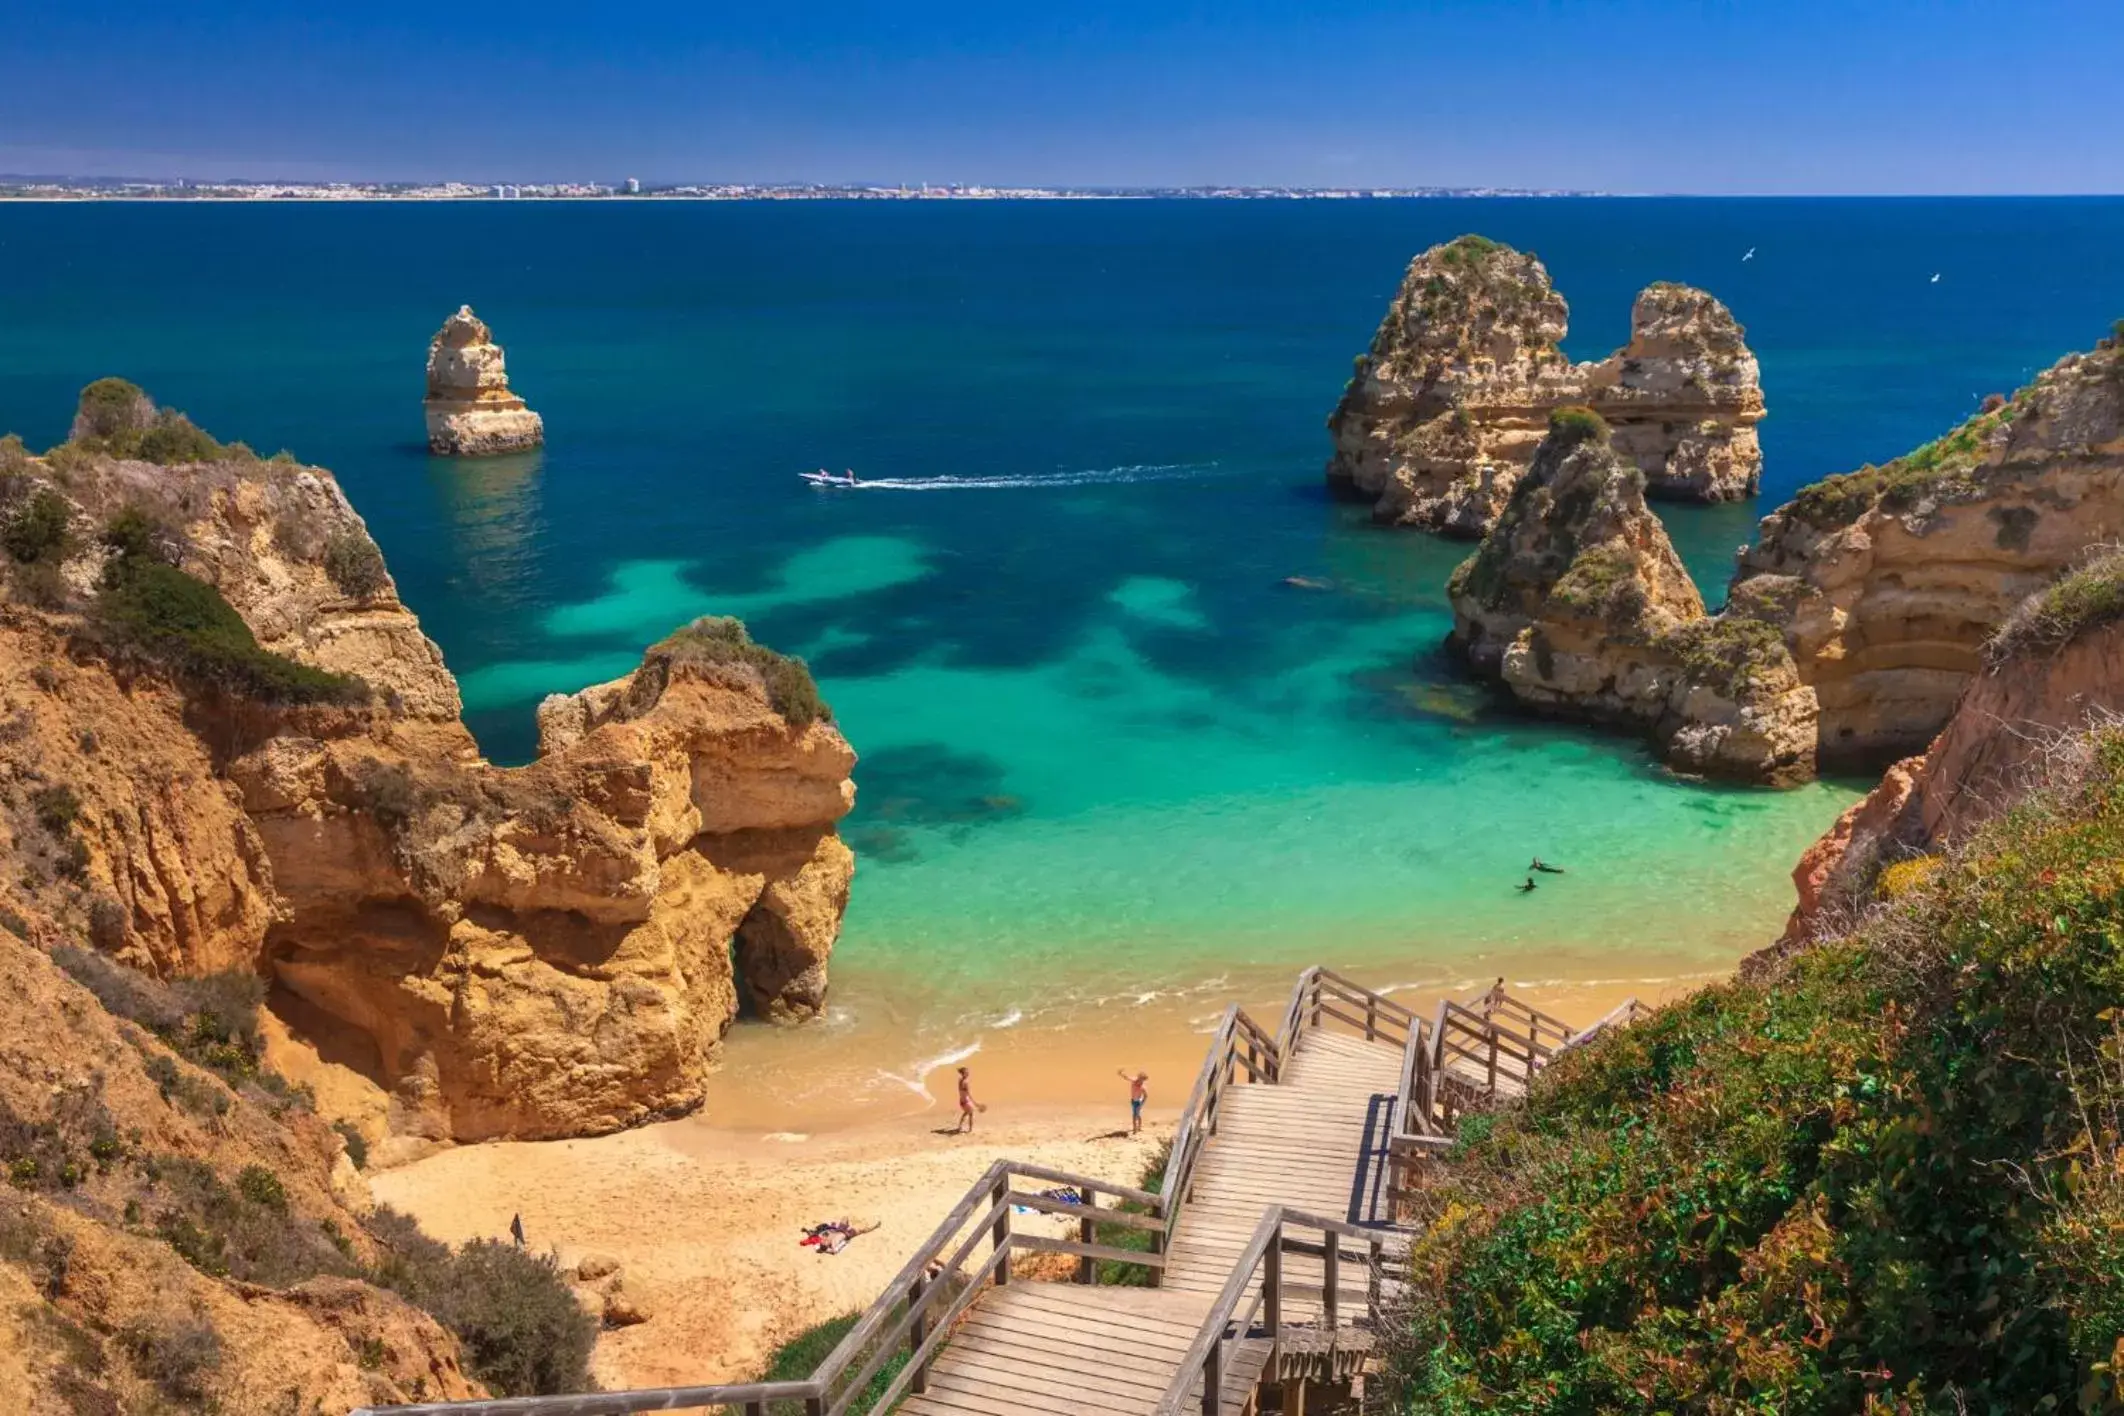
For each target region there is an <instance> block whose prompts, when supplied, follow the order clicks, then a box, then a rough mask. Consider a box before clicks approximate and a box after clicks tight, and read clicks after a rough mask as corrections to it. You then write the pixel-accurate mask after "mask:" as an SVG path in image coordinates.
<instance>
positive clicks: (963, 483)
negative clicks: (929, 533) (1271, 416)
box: [815, 462, 1217, 492]
mask: <svg viewBox="0 0 2124 1416" xmlns="http://www.w3.org/2000/svg"><path fill="white" fill-rule="evenodd" d="M1216 466H1217V464H1216V463H1214V462H1135V463H1129V464H1127V465H1125V466H1121V467H1092V468H1085V469H1082V470H1080V471H1076V472H1028V473H1023V474H1021V475H1018V476H1007V477H948V476H947V477H864V478H861V479H859V480H858V481H857V483H856V485H855V486H853V487H847V486H842V487H832V485H831V484H826V485H827V486H828V487H829V488H830V489H831V490H836V491H844V492H871V491H877V492H1008V491H1020V490H1031V489H1036V488H1043V487H1100V486H1110V485H1113V484H1116V483H1126V482H1178V481H1184V480H1186V479H1187V478H1189V477H1197V476H1200V475H1201V474H1203V473H1205V472H1208V471H1211V470H1213V469H1214V468H1215V467H1216ZM815 485H816V484H815Z"/></svg>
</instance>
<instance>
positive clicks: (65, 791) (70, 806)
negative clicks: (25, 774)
mask: <svg viewBox="0 0 2124 1416" xmlns="http://www.w3.org/2000/svg"><path fill="white" fill-rule="evenodd" d="M30 809H31V810H32V811H34V812H36V813H37V824H38V825H39V826H42V827H43V828H44V829H45V830H47V831H49V832H51V833H52V834H53V835H54V836H63V835H65V834H66V833H67V832H68V831H70V830H72V829H73V826H74V823H75V822H76V821H78V820H79V819H80V818H81V798H80V797H78V796H76V795H75V794H74V789H73V788H72V787H70V786H68V785H66V783H64V782H57V783H54V784H52V785H51V786H48V787H39V788H37V790H36V791H34V792H31V793H30Z"/></svg>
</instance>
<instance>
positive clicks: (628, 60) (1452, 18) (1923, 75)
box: [0, 0, 2124, 193]
mask: <svg viewBox="0 0 2124 1416" xmlns="http://www.w3.org/2000/svg"><path fill="white" fill-rule="evenodd" d="M328 11H329V12H332V13H325V12H328ZM321 15H322V17H320V16H321ZM0 33H4V35H5V41H4V46H0V75H4V79H0V171H13V172H70V173H108V174H129V175H167V176H190V177H210V176H254V177H265V176H289V177H298V178H324V177H349V178H356V177H369V178H408V179H425V178H437V177H452V176H454V177H465V178H468V179H471V180H520V181H536V180H569V179H579V180H612V179H615V178H617V177H620V176H623V175H630V174H631V175H636V176H640V177H642V178H644V179H646V180H650V181H682V180H709V181H713V180H726V181H779V180H788V181H844V180H860V181H895V182H897V181H908V182H921V181H928V182H1027V183H1058V184H1059V183H1083V184H1163V183H1173V184H1195V183H1222V182H1230V183H1265V184H1275V183H1284V184H1294V185H1309V186H1332V185H1343V184H1350V185H1417V184H1444V185H1500V186H1504V185H1509V186H1562V187H1591V188H1603V189H1608V190H1617V191H1687V192H1941V193H1946V192H2117V191H2124V103H2120V102H2119V100H2118V86H2117V85H2118V73H2119V68H2120V60H2124V0H2018V3H2003V0H1727V3H1713V0H1693V2H1692V0H1549V2H1548V3H1540V0H1491V3H1478V0H1457V2H1455V0H1433V3H1421V0H1404V3H1399V4H1354V3H1333V0H1321V2H1320V3H1315V4H1311V5H1299V4H1292V3H1280V2H1279V3H1271V0H1224V3H1220V4H1160V3H1157V2H1156V0H1136V2H1135V3H1113V0H1070V3H1066V4H1059V3H1050V4H1045V5H1030V4H1023V3H1013V0H989V3H985V4H936V3H925V2H924V0H898V3H854V0H808V3H806V2H805V0H795V2H794V3H792V0H754V3H748V4H742V5H739V4H730V3H725V2H724V0H695V3H665V0H650V2H649V3H633V4H629V3H623V0H607V2H606V3H604V4H597V5H591V4H581V3H572V4H569V3H548V0H522V3H514V4H507V5H495V4H467V3H461V2H460V3H452V2H451V0H427V3H421V4H402V3H397V0H370V3H365V4H340V5H329V4H314V3H313V4H312V5H306V6H297V5H288V4H267V3H259V2H258V0H188V3H184V4H171V3H168V0H159V3H138V0H99V3H97V4H93V5H87V4H67V3H62V0H48V2H47V0H7V2H6V3H5V4H0Z"/></svg>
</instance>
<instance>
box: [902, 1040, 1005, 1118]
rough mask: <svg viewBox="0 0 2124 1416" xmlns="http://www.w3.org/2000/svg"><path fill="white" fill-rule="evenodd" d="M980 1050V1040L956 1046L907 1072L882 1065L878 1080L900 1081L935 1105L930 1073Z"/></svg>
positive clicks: (956, 1063)
mask: <svg viewBox="0 0 2124 1416" xmlns="http://www.w3.org/2000/svg"><path fill="white" fill-rule="evenodd" d="M980 1050H981V1044H980V1043H979V1042H969V1043H967V1044H966V1046H964V1047H955V1048H953V1049H952V1050H951V1051H949V1052H940V1053H938V1054H937V1055H936V1056H934V1057H926V1058H924V1059H923V1060H921V1061H920V1062H917V1063H915V1064H914V1066H913V1067H912V1068H910V1069H909V1070H908V1071H906V1072H888V1071H886V1070H885V1069H884V1068H882V1067H881V1068H879V1069H878V1080H880V1081H886V1082H898V1083H899V1084H900V1085H901V1086H903V1087H905V1088H907V1090H909V1091H911V1092H913V1093H914V1094H915V1095H916V1096H918V1097H920V1098H922V1101H923V1103H924V1104H925V1105H928V1106H935V1105H936V1104H937V1099H936V1097H935V1095H934V1094H932V1093H931V1092H930V1090H929V1074H930V1073H931V1072H936V1071H941V1070H942V1069H943V1068H946V1067H955V1066H957V1065H958V1064H959V1063H961V1062H964V1061H965V1060H966V1059H967V1058H969V1057H971V1056H973V1055H974V1054H975V1053H977V1052H979V1051H980Z"/></svg>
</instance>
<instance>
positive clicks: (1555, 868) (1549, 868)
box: [1527, 856, 1564, 875]
mask: <svg viewBox="0 0 2124 1416" xmlns="http://www.w3.org/2000/svg"><path fill="white" fill-rule="evenodd" d="M1527 869H1529V870H1538V871H1540V872H1542V873H1543V874H1544V875H1561V874H1563V873H1564V868H1563V867H1562V866H1560V865H1550V864H1549V863H1548V862H1546V861H1544V860H1543V859H1542V858H1541V857H1540V856H1536V857H1534V862H1533V864H1531V865H1529V866H1528V867H1527Z"/></svg>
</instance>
